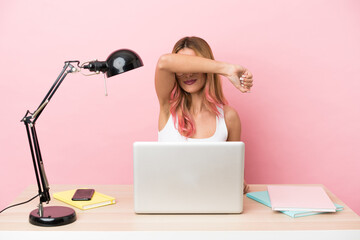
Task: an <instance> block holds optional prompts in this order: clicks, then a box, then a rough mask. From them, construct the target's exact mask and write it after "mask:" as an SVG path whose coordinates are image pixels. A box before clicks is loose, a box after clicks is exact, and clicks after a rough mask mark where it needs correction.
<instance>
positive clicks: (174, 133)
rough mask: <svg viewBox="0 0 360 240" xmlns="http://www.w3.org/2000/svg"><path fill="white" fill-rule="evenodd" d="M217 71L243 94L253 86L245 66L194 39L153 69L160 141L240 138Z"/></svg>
mask: <svg viewBox="0 0 360 240" xmlns="http://www.w3.org/2000/svg"><path fill="white" fill-rule="evenodd" d="M219 75H222V76H224V77H226V78H227V79H228V80H229V81H230V82H231V83H232V84H233V85H234V86H235V87H236V88H237V89H238V90H240V91H241V92H243V93H247V92H249V91H250V88H251V87H252V86H253V79H252V78H253V76H252V74H251V73H250V72H249V71H248V70H247V69H246V68H244V67H243V66H240V65H237V64H230V63H225V62H219V61H215V60H214V56H213V53H212V51H211V48H210V46H209V45H208V44H207V42H206V41H205V40H203V39H201V38H198V37H185V38H182V39H180V40H179V41H178V42H177V43H176V44H175V46H174V48H173V51H172V54H165V55H162V56H161V57H160V59H159V61H158V64H157V66H156V72H155V88H156V93H157V96H158V99H159V103H160V115H159V125H158V128H159V132H158V140H159V141H189V142H195V141H240V136H241V124H240V118H239V115H238V113H237V112H236V110H235V109H233V108H232V107H230V106H229V105H228V104H227V101H226V99H225V97H224V94H223V92H222V87H221V82H220V77H219ZM246 190H247V186H246V184H245V188H244V192H246Z"/></svg>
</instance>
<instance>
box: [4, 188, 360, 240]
mask: <svg viewBox="0 0 360 240" xmlns="http://www.w3.org/2000/svg"><path fill="white" fill-rule="evenodd" d="M76 188H95V189H96V190H97V191H98V192H101V193H104V194H107V195H110V196H113V197H115V198H116V202H117V203H116V204H115V205H110V206H105V207H100V208H96V209H90V210H85V211H82V210H79V209H77V208H74V209H75V211H76V213H77V221H76V222H74V223H72V224H69V225H65V226H60V227H53V228H44V227H38V226H34V225H31V224H30V223H29V222H28V215H29V213H30V211H31V210H33V209H35V208H36V206H37V204H38V203H37V200H33V201H32V202H31V203H27V204H25V205H21V206H18V207H14V208H11V209H8V210H6V211H5V212H3V213H2V214H0V238H1V233H2V231H5V232H7V233H11V232H12V231H30V232H33V231H47V232H51V231H57V232H58V231H61V232H66V231H101V232H103V231H116V232H124V231H151V232H156V231H161V232H168V231H201V232H209V231H211V232H214V231H220V232H232V233H234V232H246V231H247V232H254V231H257V232H259V231H267V232H268V233H269V231H270V232H271V231H273V232H289V231H290V232H291V231H292V234H293V233H294V231H299V232H306V231H320V232H328V231H329V230H332V231H334V230H337V231H340V232H341V233H351V234H352V235H353V234H355V235H354V236H356V237H358V238H354V239H360V217H359V216H358V215H357V214H356V213H354V212H353V211H352V210H351V209H350V208H349V207H348V206H346V204H345V203H343V202H342V201H340V200H339V199H338V198H337V197H336V196H334V195H333V194H332V193H331V192H329V191H328V190H327V189H325V190H326V191H327V193H328V195H329V197H330V198H331V199H332V201H333V202H334V203H338V204H340V205H342V206H344V210H343V211H340V212H337V213H324V214H318V215H313V216H307V217H300V218H291V217H289V216H287V215H285V214H282V213H279V212H273V211H272V210H271V208H269V207H266V206H264V205H262V204H260V203H258V202H256V201H254V200H251V199H249V198H247V197H245V196H244V211H243V213H242V214H146V215H142V214H141V215H140V214H135V213H134V211H133V186H132V185H98V186H97V185H91V186H84V185H81V186H80V185H51V192H52V193H53V192H58V191H65V190H70V189H76ZM264 190H266V185H250V190H249V191H250V192H254V191H264ZM36 193H37V189H36V186H35V185H31V186H29V187H28V188H27V189H26V190H25V191H24V192H23V193H21V195H20V196H19V197H18V198H17V199H16V200H15V201H14V203H19V202H22V201H26V200H28V199H30V198H31V197H33V196H34V195H35V194H36ZM54 205H55V206H67V205H66V204H65V203H62V202H60V201H58V200H56V199H52V201H51V202H50V204H48V205H47V206H54ZM215 235H216V234H215ZM333 235H334V234H331V236H333ZM352 235H351V236H352ZM27 236H28V235H27ZM212 236H214V235H212ZM329 236H330V235H329ZM37 237H38V236H37ZM267 237H269V235H267ZM292 237H293V236H292ZM157 238H158V237H157ZM1 239H2V238H1ZM158 239H159V238H158ZM270 239H271V238H270Z"/></svg>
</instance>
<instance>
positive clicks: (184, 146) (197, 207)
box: [133, 142, 245, 213]
mask: <svg viewBox="0 0 360 240" xmlns="http://www.w3.org/2000/svg"><path fill="white" fill-rule="evenodd" d="M244 148H245V147H244V143H243V142H135V143H134V145H133V151H134V152H133V153H134V211H135V212H136V213H241V212H242V210H243V179H244Z"/></svg>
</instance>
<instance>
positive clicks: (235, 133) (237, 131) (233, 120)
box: [224, 105, 241, 141]
mask: <svg viewBox="0 0 360 240" xmlns="http://www.w3.org/2000/svg"><path fill="white" fill-rule="evenodd" d="M224 118H225V123H226V127H227V129H228V141H240V136H241V122H240V117H239V114H238V113H237V111H236V110H235V109H234V108H232V107H230V106H229V105H225V106H224Z"/></svg>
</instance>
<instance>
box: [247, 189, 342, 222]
mask: <svg viewBox="0 0 360 240" xmlns="http://www.w3.org/2000/svg"><path fill="white" fill-rule="evenodd" d="M246 196H247V197H248V198H250V199H253V200H255V201H257V202H259V203H262V204H264V205H265V206H268V207H270V208H271V203H270V198H269V194H268V192H267V191H260V192H251V193H247V194H246ZM334 204H335V206H336V211H342V210H344V207H343V206H341V205H339V204H336V203H334ZM280 212H282V213H284V214H286V215H288V216H290V217H293V218H296V217H305V216H310V215H315V214H320V213H323V212H313V211H280Z"/></svg>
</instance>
